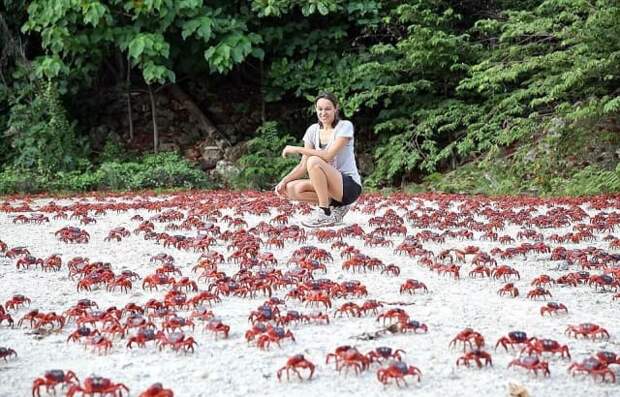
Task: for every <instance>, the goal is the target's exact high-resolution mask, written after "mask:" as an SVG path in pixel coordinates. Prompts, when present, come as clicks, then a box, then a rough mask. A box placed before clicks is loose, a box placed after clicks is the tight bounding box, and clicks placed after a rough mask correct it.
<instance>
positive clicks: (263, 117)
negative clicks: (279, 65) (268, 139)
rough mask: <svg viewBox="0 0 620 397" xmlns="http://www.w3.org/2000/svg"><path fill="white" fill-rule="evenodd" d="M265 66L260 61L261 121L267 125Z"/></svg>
mask: <svg viewBox="0 0 620 397" xmlns="http://www.w3.org/2000/svg"><path fill="white" fill-rule="evenodd" d="M264 73H265V65H264V63H263V60H262V59H261V60H260V121H261V123H263V124H265V122H266V121H267V113H266V106H265V77H264Z"/></svg>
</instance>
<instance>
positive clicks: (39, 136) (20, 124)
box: [8, 81, 85, 175]
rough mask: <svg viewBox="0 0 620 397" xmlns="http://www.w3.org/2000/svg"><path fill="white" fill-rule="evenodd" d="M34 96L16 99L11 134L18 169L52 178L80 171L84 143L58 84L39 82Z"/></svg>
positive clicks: (12, 112) (14, 162)
mask: <svg viewBox="0 0 620 397" xmlns="http://www.w3.org/2000/svg"><path fill="white" fill-rule="evenodd" d="M34 87H35V88H34V95H33V96H32V97H30V96H21V97H18V98H14V100H13V101H12V106H11V109H10V117H9V122H8V125H9V130H8V135H9V137H10V140H11V146H12V147H13V148H14V157H13V165H14V167H15V168H19V169H23V170H31V171H35V172H37V174H40V175H52V174H54V173H56V172H60V171H71V170H75V169H76V168H77V163H78V160H79V159H83V158H84V148H85V144H84V142H81V141H79V140H78V139H77V137H76V134H75V122H71V121H69V118H68V116H67V114H66V111H65V109H64V107H63V104H62V102H61V99H60V93H59V92H58V87H57V84H56V83H55V82H52V81H47V82H40V81H39V82H35V83H34Z"/></svg>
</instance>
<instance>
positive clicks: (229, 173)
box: [211, 160, 241, 184]
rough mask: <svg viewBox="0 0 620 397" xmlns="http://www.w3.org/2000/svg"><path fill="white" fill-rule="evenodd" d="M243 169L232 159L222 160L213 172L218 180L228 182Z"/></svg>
mask: <svg viewBox="0 0 620 397" xmlns="http://www.w3.org/2000/svg"><path fill="white" fill-rule="evenodd" d="M240 172H241V170H240V169H239V167H237V166H236V165H235V164H234V163H233V162H232V161H227V160H220V161H218V162H217V164H216V166H215V169H214V170H213V171H211V174H212V175H213V176H214V177H215V178H216V179H218V180H220V181H222V182H224V183H225V184H228V183H229V182H230V181H231V180H232V179H233V178H235V177H236V176H237V175H239V173H240Z"/></svg>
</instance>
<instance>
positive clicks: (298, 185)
mask: <svg viewBox="0 0 620 397" xmlns="http://www.w3.org/2000/svg"><path fill="white" fill-rule="evenodd" d="M286 196H287V197H288V198H289V199H290V200H296V201H303V202H306V203H310V204H317V203H318V202H319V197H318V196H317V195H316V192H315V191H314V188H313V187H312V181H310V179H298V180H296V181H291V182H289V183H287V184H286Z"/></svg>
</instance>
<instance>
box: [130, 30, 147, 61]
mask: <svg viewBox="0 0 620 397" xmlns="http://www.w3.org/2000/svg"><path fill="white" fill-rule="evenodd" d="M144 47H145V41H144V37H143V36H142V35H140V36H137V37H136V38H134V39H133V40H131V41H130V42H129V56H130V57H131V58H133V59H139V58H140V56H141V55H142V53H143V52H144Z"/></svg>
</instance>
